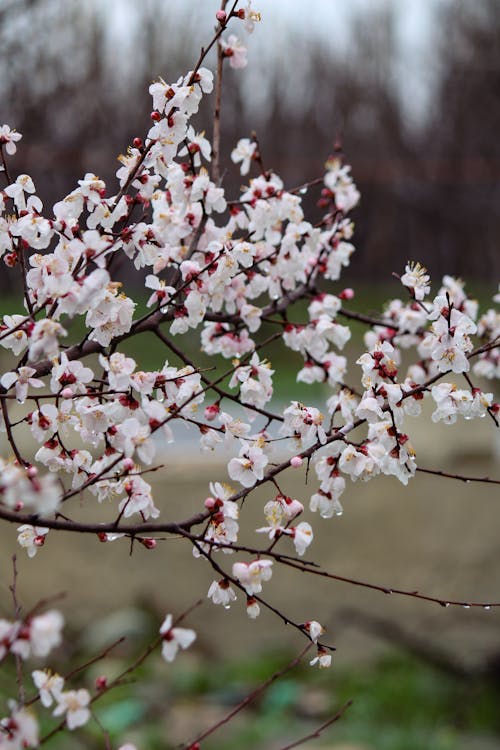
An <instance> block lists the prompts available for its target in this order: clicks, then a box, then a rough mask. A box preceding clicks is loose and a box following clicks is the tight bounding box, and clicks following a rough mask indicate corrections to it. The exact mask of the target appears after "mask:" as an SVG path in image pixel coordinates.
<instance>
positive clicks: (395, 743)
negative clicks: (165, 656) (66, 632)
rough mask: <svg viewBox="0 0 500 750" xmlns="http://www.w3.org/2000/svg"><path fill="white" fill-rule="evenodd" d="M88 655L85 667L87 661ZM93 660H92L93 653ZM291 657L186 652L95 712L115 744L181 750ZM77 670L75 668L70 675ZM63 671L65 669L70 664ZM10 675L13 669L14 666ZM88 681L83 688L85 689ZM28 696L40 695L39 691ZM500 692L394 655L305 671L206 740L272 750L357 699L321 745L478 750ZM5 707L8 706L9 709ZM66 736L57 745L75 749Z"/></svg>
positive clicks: (94, 744) (87, 736) (151, 667)
mask: <svg viewBox="0 0 500 750" xmlns="http://www.w3.org/2000/svg"><path fill="white" fill-rule="evenodd" d="M82 656H84V655H82V654H79V660H83V658H82ZM86 656H87V657H88V656H89V655H86ZM290 658H291V657H290V655H289V654H288V655H287V654H284V653H272V654H267V655H256V654H251V655H250V654H249V655H246V656H245V657H242V658H241V659H240V660H238V661H230V662H229V661H228V662H226V663H220V662H219V663H213V662H211V661H210V660H204V661H201V660H199V659H198V658H196V657H194V656H193V655H192V654H181V655H180V656H179V657H178V658H177V660H176V661H175V662H174V663H173V664H172V665H166V664H163V663H162V662H161V660H160V659H159V658H158V657H157V656H156V657H155V656H153V657H152V658H151V659H150V660H149V662H147V663H146V664H145V665H143V666H142V667H141V668H140V669H139V670H138V671H137V673H136V674H135V679H134V681H133V682H129V683H128V684H126V685H124V686H123V687H120V688H117V689H115V690H114V691H112V692H111V693H110V694H109V695H106V696H104V698H103V699H102V700H100V701H99V702H98V703H97V704H96V705H95V713H96V715H97V716H98V718H99V721H100V722H101V724H102V726H104V727H105V728H106V730H107V731H108V732H109V735H110V738H111V742H112V746H113V747H115V746H116V747H117V746H118V745H119V744H120V742H123V741H125V740H128V741H130V742H135V743H136V744H137V746H138V748H140V749H141V750H146V749H147V750H173V748H175V747H177V746H178V745H179V743H180V742H182V741H188V740H190V738H192V737H193V736H195V735H196V734H198V733H199V732H201V731H203V730H204V729H206V728H207V727H209V726H211V724H212V723H213V722H214V721H215V720H218V719H221V718H222V717H224V716H225V715H226V714H227V713H228V712H229V711H231V710H232V709H233V708H234V707H235V706H236V705H237V704H238V703H239V702H240V701H241V700H242V699H243V698H244V697H245V695H247V694H248V693H249V692H251V691H252V690H253V689H254V688H255V687H256V686H257V685H258V684H260V683H261V682H263V681H264V680H265V679H266V678H267V677H269V675H271V674H272V673H273V672H274V671H276V670H278V669H280V668H281V667H282V666H283V665H284V664H286V663H287V661H288V660H289V659H290ZM125 664H126V661H125V659H124V657H123V656H122V657H120V658H118V659H114V660H113V659H108V660H107V661H106V662H105V663H101V664H99V665H97V666H94V667H91V668H90V669H89V670H88V674H87V675H85V674H79V675H78V678H77V679H76V680H74V682H75V687H80V686H82V685H84V684H86V685H87V686H90V687H91V685H92V682H93V679H94V678H95V676H96V675H97V674H101V673H107V672H108V673H110V674H113V673H115V672H116V671H118V670H119V669H120V668H123V666H124V665H125ZM67 667H68V664H66V665H65V669H67ZM59 669H61V671H63V670H62V668H61V665H59ZM4 670H5V665H4ZM76 683H78V685H76ZM9 684H10V688H12V687H13V686H15V673H14V669H13V665H10V668H9V667H8V671H7V674H5V672H4V673H3V675H2V680H1V682H0V690H1V693H2V694H3V696H5V697H7V695H8V694H9V693H10V692H11V691H9V690H8V686H9ZM28 692H31V691H30V689H29V690H28ZM499 697H500V696H499V692H498V686H497V685H495V684H494V683H493V682H488V681H486V680H480V679H472V678H470V679H456V678H453V677H450V676H449V675H447V674H443V673H442V672H440V671H438V670H436V669H435V668H433V667H431V666H429V665H428V664H425V663H423V662H421V661H418V660H416V659H415V658H413V657H409V656H408V655H406V654H405V653H403V652H394V653H392V654H391V655H389V656H386V657H384V658H383V659H381V660H379V661H378V662H376V663H372V664H370V665H365V666H355V667H354V666H353V667H346V666H344V667H343V668H342V669H337V668H336V667H335V665H334V666H333V667H332V669H330V670H322V671H319V670H316V669H312V668H310V667H308V665H307V660H306V662H305V663H304V664H302V665H300V666H299V667H297V668H295V669H294V670H292V671H291V672H289V673H287V674H286V676H285V677H283V678H281V679H280V680H278V681H276V682H275V683H273V684H272V685H271V687H269V688H268V689H267V691H266V692H265V693H263V694H262V695H261V696H259V697H258V699H257V700H256V701H255V702H254V703H252V704H251V705H250V706H248V707H247V708H245V709H244V710H243V711H242V712H241V713H239V714H238V716H237V717H236V718H235V719H234V720H232V721H230V722H229V723H228V724H226V725H224V726H222V727H221V728H220V729H219V730H218V731H217V732H215V733H214V734H213V735H212V736H210V737H209V738H207V739H206V740H204V741H203V743H202V747H203V750H234V748H238V750H257V749H258V750H266V749H267V748H268V749H269V750H271V749H272V748H279V747H282V746H283V745H284V744H287V743H289V742H292V741H294V740H296V739H298V738H300V737H302V736H305V735H307V734H309V733H310V732H312V731H314V730H315V729H316V728H317V727H319V726H320V725H321V724H322V723H323V722H324V721H326V720H327V719H328V718H329V717H330V716H332V715H333V714H334V713H335V712H336V711H337V710H338V708H339V707H340V706H342V705H343V704H344V703H345V702H346V701H347V700H352V701H353V703H352V706H351V707H350V708H349V709H348V710H347V711H346V712H345V714H344V716H343V717H342V718H341V719H340V720H339V721H338V722H337V723H335V724H334V725H333V726H331V727H330V728H329V729H327V730H326V731H325V732H324V734H322V735H321V739H319V740H317V741H316V742H315V743H314V747H317V748H318V749H319V750H320V749H321V748H330V749H331V750H334V748H336V747H339V748H340V747H349V748H352V749H353V750H354V749H355V748H356V750H357V749H358V748H359V750H474V748H476V747H477V748H479V747H481V748H489V747H491V748H495V747H496V746H498V745H499V744H500V714H499V712H498V700H499ZM2 702H3V701H2ZM36 711H37V714H38V716H39V717H41V716H44V717H45V718H44V719H43V721H42V726H43V732H47V731H49V730H50V729H51V728H52V727H53V726H54V721H55V720H54V719H52V718H50V712H49V711H47V710H46V709H42V708H41V707H40V706H39V704H38V705H37V706H36ZM102 741H103V740H102V730H101V729H100V728H99V726H98V725H97V724H96V723H95V722H90V723H89V724H88V725H87V726H86V727H85V728H83V729H80V730H78V731H76V732H74V733H72V735H71V747H72V748H77V749H78V748H80V747H82V748H88V749H89V750H93V749H94V748H95V750H97V749H98V748H101V747H102ZM67 743H68V735H67V734H65V733H60V734H58V735H56V736H55V737H54V739H53V740H52V741H51V743H50V744H49V745H48V746H50V747H53V748H54V749H55V750H63V748H67V747H68V744H67Z"/></svg>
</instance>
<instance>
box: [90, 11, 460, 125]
mask: <svg viewBox="0 0 500 750" xmlns="http://www.w3.org/2000/svg"><path fill="white" fill-rule="evenodd" d="M151 1H152V0H143V2H142V3H141V4H140V6H139V4H137V3H136V1H135V0H108V2H106V3H103V2H102V0H90V3H89V5H90V6H92V7H93V8H94V9H95V10H96V11H97V12H99V13H102V14H104V15H105V16H106V20H107V26H108V31H109V34H110V39H111V40H112V45H113V47H115V46H116V44H120V47H121V48H122V50H123V47H124V41H125V39H126V37H127V34H128V33H129V31H128V30H129V29H131V28H132V29H133V28H137V27H138V26H140V23H141V15H142V14H143V13H144V10H145V9H147V7H148V5H150V2H151ZM450 1H451V0H253V2H252V7H253V8H254V9H255V10H258V11H260V12H261V13H262V24H259V25H258V26H257V27H256V29H255V32H254V34H253V35H252V36H248V35H246V34H242V35H241V36H243V37H245V39H246V41H245V43H246V44H247V46H248V49H249V55H248V57H249V66H250V68H251V66H252V64H253V65H254V66H255V67H257V66H256V63H258V70H259V73H258V74H257V75H261V76H262V73H261V72H260V71H262V70H263V69H264V70H265V69H266V67H267V66H273V67H274V66H275V65H276V64H279V65H280V67H282V66H285V67H286V66H287V65H288V63H289V67H290V71H291V72H292V74H293V70H294V68H296V67H297V60H296V59H294V56H293V54H294V45H293V43H292V44H291V43H290V39H293V38H295V37H296V36H297V35H298V36H299V38H301V39H302V40H304V39H307V42H309V40H310V41H311V43H313V41H314V39H315V38H317V37H318V36H319V37H321V38H322V39H323V40H324V41H325V42H326V43H327V44H329V45H330V44H331V45H332V47H334V48H335V49H338V50H340V51H342V52H344V53H347V51H349V56H350V57H351V58H352V59H353V64H355V49H353V45H352V40H351V36H350V26H351V24H352V23H353V21H354V20H355V19H357V20H358V21H359V19H361V22H363V19H364V18H366V22H367V24H370V15H371V12H372V11H377V10H380V9H383V8H385V7H389V8H391V9H393V10H394V12H395V30H396V47H397V51H398V52H397V59H398V64H397V70H398V76H397V84H398V86H399V89H400V91H401V96H402V99H403V103H404V106H405V108H406V111H407V114H408V116H409V118H410V119H415V120H416V121H418V120H420V118H422V117H425V111H426V106H427V103H428V100H429V99H430V97H431V95H432V89H431V86H432V80H433V75H432V73H433V69H434V67H435V65H436V63H435V60H434V59H433V49H434V45H435V42H436V39H437V34H436V31H439V29H437V24H436V17H437V11H438V9H439V8H440V7H442V6H444V5H446V4H448V3H449V2H450ZM228 5H229V3H228ZM245 5H246V2H245V0H242V2H240V7H245ZM219 6H220V2H219V0H166V2H165V5H164V6H163V8H164V9H165V10H166V11H167V12H168V14H169V15H170V14H171V15H172V16H173V17H174V18H175V20H176V21H177V23H178V24H179V25H180V26H182V27H188V28H189V29H190V37H192V38H193V52H195V48H196V46H197V45H198V44H201V43H203V42H206V40H207V39H208V38H209V36H210V33H211V30H212V28H213V21H212V19H214V16H215V12H216V10H217V9H218V8H219ZM87 7H88V6H87ZM109 19H111V24H109ZM231 32H233V33H234V32H236V26H235V25H233V27H232V28H231V29H230V31H229V33H231ZM166 44H167V45H168V36H167V37H166ZM302 48H304V45H302ZM285 55H286V59H284V56H285ZM249 85H250V86H251V88H252V92H253V95H254V96H255V97H256V109H257V108H258V98H259V93H260V95H261V96H262V97H264V96H265V91H264V90H262V89H260V88H259V87H256V86H255V85H254V82H253V81H251V82H250V84H249Z"/></svg>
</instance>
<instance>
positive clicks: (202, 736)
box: [183, 643, 312, 748]
mask: <svg viewBox="0 0 500 750" xmlns="http://www.w3.org/2000/svg"><path fill="white" fill-rule="evenodd" d="M311 647H312V644H311V643H308V644H307V646H306V647H305V648H304V649H302V651H301V652H300V654H299V655H298V656H296V657H295V659H292V661H290V662H289V663H288V664H287V665H286V666H285V667H283V668H282V669H280V670H279V671H278V672H275V673H274V674H273V675H271V677H269V678H268V679H267V680H265V681H264V682H262V683H261V684H260V685H259V686H258V687H256V688H255V689H254V690H252V692H251V693H249V694H248V695H247V696H245V698H243V700H242V701H241V702H240V703H238V705H237V706H235V707H234V708H233V709H232V710H231V711H230V712H229V713H228V714H226V716H224V718H222V719H220V720H219V721H218V722H217V723H216V724H213V725H212V726H211V727H209V729H206V730H205V731H204V732H202V733H201V734H199V735H198V736H197V737H196V738H195V739H194V740H192V741H191V742H186V743H184V745H183V746H184V747H187V748H190V747H192V746H193V745H196V743H199V742H201V741H202V740H204V739H206V738H207V737H209V736H210V735H211V734H213V733H214V732H215V731H216V730H217V729H219V728H220V727H221V726H224V724H227V722H228V721H230V720H231V719H232V718H233V716H236V714H238V713H239V712H240V711H242V710H243V709H244V708H246V707H247V706H248V705H249V704H250V703H252V702H253V701H254V700H255V699H256V698H258V696H259V695H260V694H261V693H263V692H264V691H265V690H267V688H268V687H269V686H270V685H272V684H273V682H276V680H278V679H279V678H280V677H283V675H284V674H287V672H290V671H291V670H292V669H293V668H294V667H296V666H297V665H298V664H299V663H300V662H301V661H302V658H303V657H304V656H305V654H306V653H307V652H308V651H309V650H310V649H311Z"/></svg>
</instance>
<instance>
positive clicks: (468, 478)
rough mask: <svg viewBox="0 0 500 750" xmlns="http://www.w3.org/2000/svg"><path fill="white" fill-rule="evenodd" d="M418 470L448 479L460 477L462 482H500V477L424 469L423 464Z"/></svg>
mask: <svg viewBox="0 0 500 750" xmlns="http://www.w3.org/2000/svg"><path fill="white" fill-rule="evenodd" d="M417 471H420V472H422V473H423V474H434V475H435V476H437V477H446V478H448V479H458V480H459V481H460V482H465V483H469V482H485V483H487V484H500V479H491V478H490V477H473V476H466V475H465V474H451V473H450V472H448V471H438V470H437V469H424V467H423V466H417Z"/></svg>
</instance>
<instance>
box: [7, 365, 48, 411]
mask: <svg viewBox="0 0 500 750" xmlns="http://www.w3.org/2000/svg"><path fill="white" fill-rule="evenodd" d="M35 372H36V370H35V369H34V368H33V367H19V369H18V370H17V371H11V372H6V373H5V374H4V375H2V377H1V378H0V383H1V384H2V385H3V387H4V388H5V389H6V390H7V391H8V390H9V388H11V387H12V386H13V385H14V384H15V390H16V398H17V400H18V401H19V403H20V404H23V403H24V402H25V401H26V398H27V396H28V388H29V386H31V387H32V388H43V381H42V380H40V379H39V378H34V377H32V376H33V375H34V374H35Z"/></svg>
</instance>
